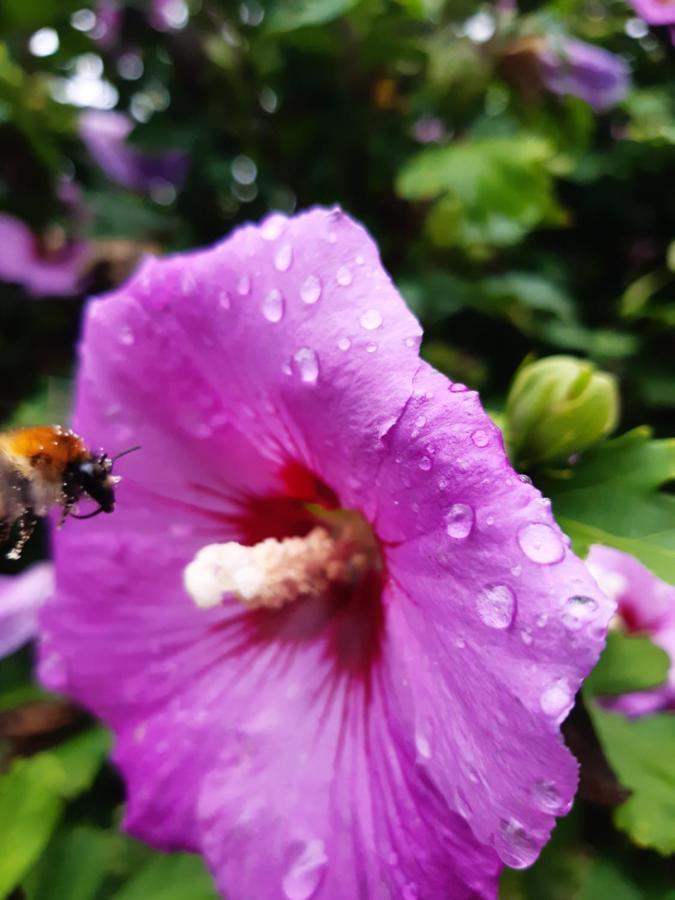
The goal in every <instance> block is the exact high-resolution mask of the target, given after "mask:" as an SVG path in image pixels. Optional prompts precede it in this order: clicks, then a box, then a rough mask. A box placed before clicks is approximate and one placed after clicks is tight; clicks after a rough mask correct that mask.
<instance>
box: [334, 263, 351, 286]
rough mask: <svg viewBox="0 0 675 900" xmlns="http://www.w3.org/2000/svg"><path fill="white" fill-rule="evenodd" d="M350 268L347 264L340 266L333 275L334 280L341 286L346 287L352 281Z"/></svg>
mask: <svg viewBox="0 0 675 900" xmlns="http://www.w3.org/2000/svg"><path fill="white" fill-rule="evenodd" d="M352 278H353V276H352V270H351V269H349V268H348V267H347V266H340V268H339V269H338V270H337V274H336V275H335V280H336V281H337V283H338V284H339V285H341V286H342V287H347V286H348V285H350V284H351V283H352Z"/></svg>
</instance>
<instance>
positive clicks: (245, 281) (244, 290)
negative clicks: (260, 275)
mask: <svg viewBox="0 0 675 900" xmlns="http://www.w3.org/2000/svg"><path fill="white" fill-rule="evenodd" d="M250 290H251V279H250V278H249V277H248V275H242V276H241V278H239V279H237V293H238V294H239V295H240V296H242V297H245V296H246V295H247V294H248V293H249V292H250Z"/></svg>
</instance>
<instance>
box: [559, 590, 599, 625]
mask: <svg viewBox="0 0 675 900" xmlns="http://www.w3.org/2000/svg"><path fill="white" fill-rule="evenodd" d="M597 611H598V604H597V603H596V602H595V600H593V598H592V597H582V596H576V597H570V598H569V600H568V601H567V603H566V604H565V608H564V609H563V613H562V621H563V625H564V626H565V627H566V628H569V630H570V631H578V630H579V629H580V628H583V626H584V625H586V624H587V623H588V622H591V621H592V620H593V619H594V618H595V615H596V613H597Z"/></svg>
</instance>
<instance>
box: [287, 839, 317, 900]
mask: <svg viewBox="0 0 675 900" xmlns="http://www.w3.org/2000/svg"><path fill="white" fill-rule="evenodd" d="M327 862H328V857H327V856H326V848H325V847H324V843H323V841H320V840H318V839H317V840H313V841H308V842H307V843H306V844H304V845H301V850H300V853H298V854H297V855H296V856H295V858H294V860H293V862H292V863H291V866H290V868H289V869H288V871H287V872H286V874H285V875H284V878H283V881H282V885H281V886H282V888H283V892H284V895H285V896H286V898H287V900H309V898H310V897H311V896H313V894H315V893H316V891H317V889H318V888H319V885H320V884H321V879H322V877H323V873H324V870H325V868H326V863H327Z"/></svg>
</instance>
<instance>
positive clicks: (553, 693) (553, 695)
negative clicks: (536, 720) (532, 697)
mask: <svg viewBox="0 0 675 900" xmlns="http://www.w3.org/2000/svg"><path fill="white" fill-rule="evenodd" d="M573 699H574V697H573V695H572V691H571V690H570V686H569V684H568V683H567V680H566V679H565V678H558V679H557V680H556V681H554V682H553V683H552V684H549V686H548V687H547V688H546V689H545V690H544V692H543V693H542V695H541V697H540V698H539V703H540V705H541V708H542V710H543V711H544V712H545V713H546V715H547V716H551V717H552V718H555V719H561V718H562V717H563V716H564V715H565V713H566V712H567V710H568V709H569V708H570V706H571V705H572V701H573Z"/></svg>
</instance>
